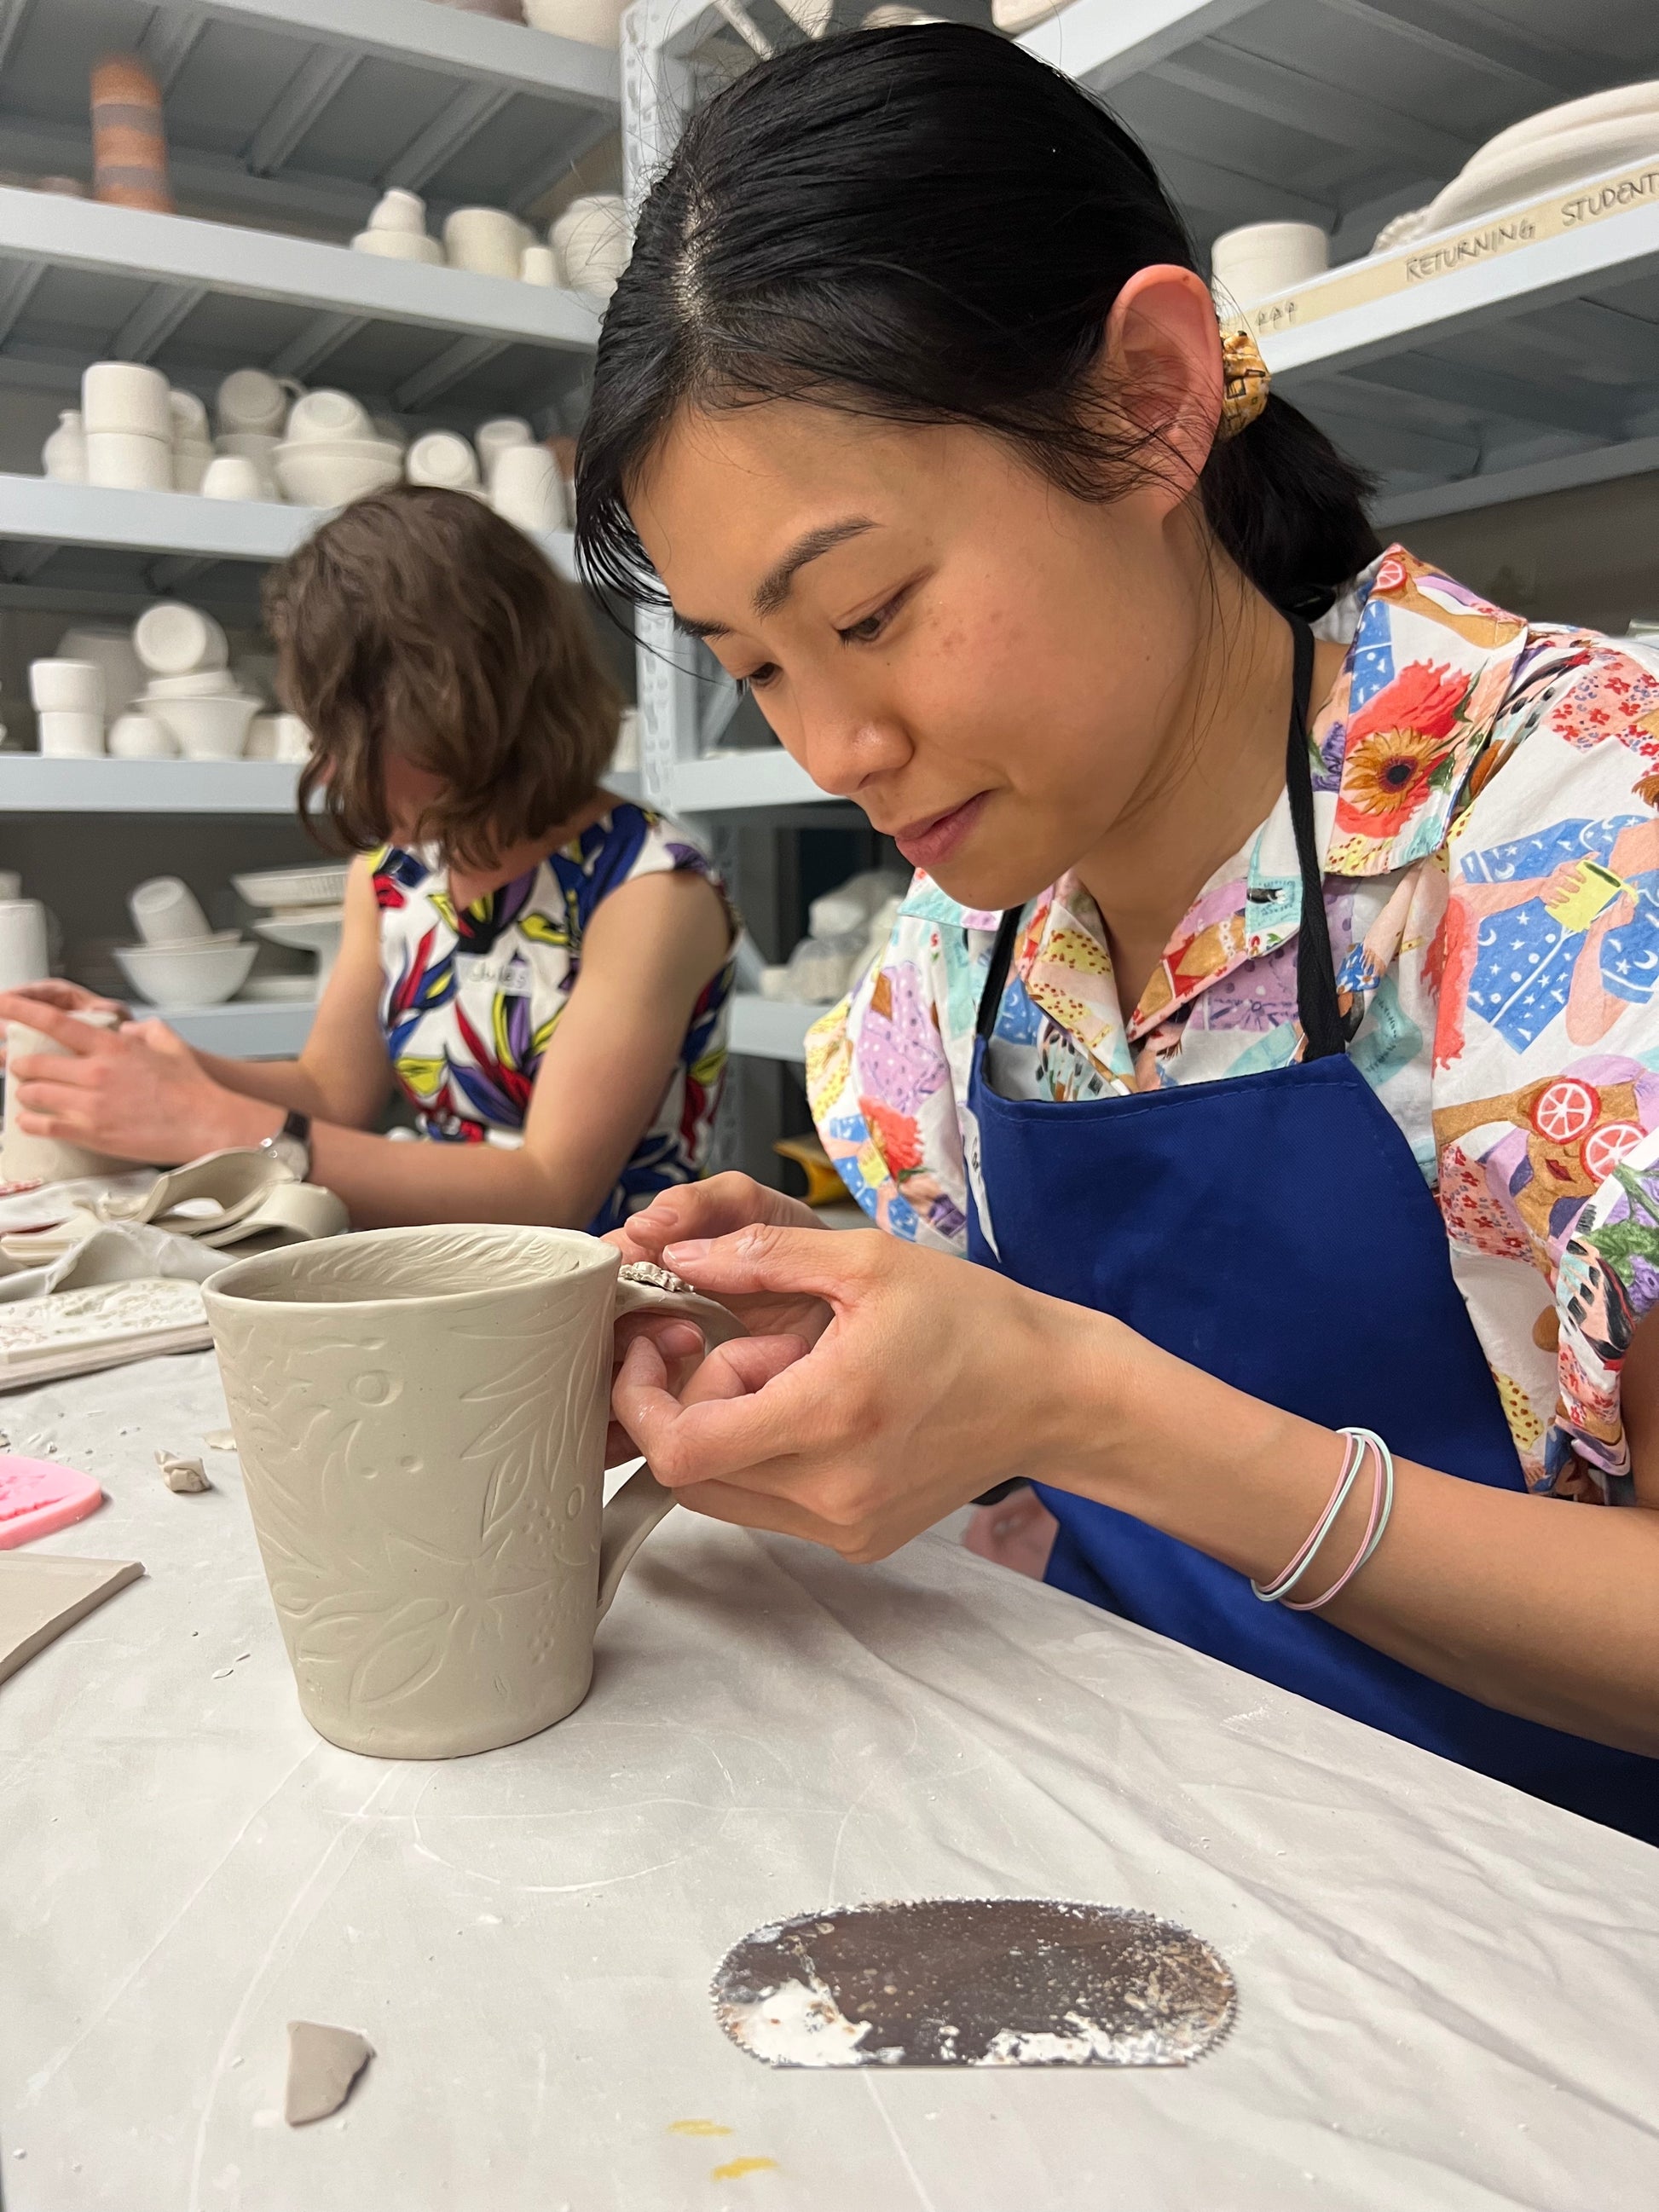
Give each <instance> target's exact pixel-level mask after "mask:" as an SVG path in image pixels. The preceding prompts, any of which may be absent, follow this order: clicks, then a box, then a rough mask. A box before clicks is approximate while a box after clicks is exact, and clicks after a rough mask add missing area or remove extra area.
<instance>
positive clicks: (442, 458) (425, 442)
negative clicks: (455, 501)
mask: <svg viewBox="0 0 1659 2212" xmlns="http://www.w3.org/2000/svg"><path fill="white" fill-rule="evenodd" d="M404 474H405V475H406V476H407V477H408V478H409V481H410V483H414V484H436V485H439V486H441V488H442V489H446V490H448V491H471V490H473V489H476V487H477V482H478V459H477V454H476V453H474V452H473V450H472V448H471V446H469V445H468V444H467V442H466V440H465V438H463V437H461V436H459V435H458V434H457V433H456V432H455V431H453V430H428V432H427V434H426V435H425V436H424V437H423V438H416V441H415V442H414V444H413V445H412V446H411V447H410V449H409V453H408V456H407V459H406V460H405V463H404Z"/></svg>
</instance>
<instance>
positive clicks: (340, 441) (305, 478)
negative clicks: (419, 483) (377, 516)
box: [275, 438, 404, 507]
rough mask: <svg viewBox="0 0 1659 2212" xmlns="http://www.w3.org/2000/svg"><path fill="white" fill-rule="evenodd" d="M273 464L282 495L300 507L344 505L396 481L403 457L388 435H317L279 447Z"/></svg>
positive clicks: (402, 465) (401, 470) (401, 471)
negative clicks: (328, 436)
mask: <svg viewBox="0 0 1659 2212" xmlns="http://www.w3.org/2000/svg"><path fill="white" fill-rule="evenodd" d="M275 465H276V482H277V484H278V486H279V487H280V489H281V491H282V495H283V498H284V499H287V500H292V501H294V503H295V506H296V507H343V506H344V505H345V504H346V502H347V501H348V500H353V499H362V498H363V497H364V496H365V495H366V494H368V493H369V492H372V491H384V490H385V489H386V486H387V485H388V484H394V483H397V482H398V478H399V477H401V476H402V475H403V472H404V457H403V453H402V450H401V449H400V448H399V447H397V446H395V445H393V444H392V441H390V440H389V439H386V438H319V439H315V440H311V441H303V442H301V444H299V445H292V444H290V445H285V446H278V447H277V448H276V456H275Z"/></svg>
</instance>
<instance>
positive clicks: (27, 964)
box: [0, 886, 52, 991]
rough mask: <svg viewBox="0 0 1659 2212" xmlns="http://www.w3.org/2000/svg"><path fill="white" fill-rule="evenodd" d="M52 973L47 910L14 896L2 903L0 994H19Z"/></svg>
mask: <svg viewBox="0 0 1659 2212" xmlns="http://www.w3.org/2000/svg"><path fill="white" fill-rule="evenodd" d="M20 888H21V886H20ZM51 973H52V957H51V952H50V950H49V948H48V945H47V938H46V908H45V907H43V906H42V905H41V903H40V900H39V899H26V898H18V897H16V896H13V897H11V898H9V899H6V900H4V901H3V902H0V991H16V990H20V989H21V987H22V986H23V985H24V984H25V983H38V982H40V981H41V980H42V979H43V978H44V977H46V976H47V975H51Z"/></svg>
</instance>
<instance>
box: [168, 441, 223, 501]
mask: <svg viewBox="0 0 1659 2212" xmlns="http://www.w3.org/2000/svg"><path fill="white" fill-rule="evenodd" d="M212 465H213V448H212V447H211V446H210V445H207V444H205V443H199V442H198V441H197V440H195V439H193V438H191V439H185V440H181V441H179V443H178V444H177V445H175V446H174V447H173V489H174V491H188V492H198V493H199V492H200V490H201V489H202V479H203V477H205V476H206V474H207V472H208V471H209V469H210V468H211V467H212Z"/></svg>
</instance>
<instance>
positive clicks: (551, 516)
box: [489, 446, 565, 530]
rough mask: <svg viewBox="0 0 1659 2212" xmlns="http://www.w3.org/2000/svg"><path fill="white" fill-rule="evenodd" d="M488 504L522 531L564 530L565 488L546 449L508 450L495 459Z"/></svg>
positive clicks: (524, 448) (504, 519) (515, 447)
mask: <svg viewBox="0 0 1659 2212" xmlns="http://www.w3.org/2000/svg"><path fill="white" fill-rule="evenodd" d="M489 504H490V505H491V507H494V508H495V512H496V513H497V514H499V515H500V516H501V519H502V520H503V521H504V522H512V523H516V524H517V526H518V527H519V528H520V530H558V529H561V528H562V526H563V524H564V520H565V514H564V486H563V484H562V483H561V482H560V480H559V465H558V463H557V461H556V460H555V459H554V458H553V456H552V454H551V453H549V452H548V450H547V447H545V446H508V447H506V448H505V449H504V450H503V451H502V452H501V453H497V454H496V456H495V471H494V473H493V474H492V476H491V477H490V479H489Z"/></svg>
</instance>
